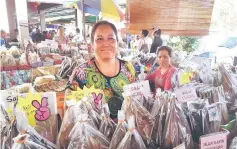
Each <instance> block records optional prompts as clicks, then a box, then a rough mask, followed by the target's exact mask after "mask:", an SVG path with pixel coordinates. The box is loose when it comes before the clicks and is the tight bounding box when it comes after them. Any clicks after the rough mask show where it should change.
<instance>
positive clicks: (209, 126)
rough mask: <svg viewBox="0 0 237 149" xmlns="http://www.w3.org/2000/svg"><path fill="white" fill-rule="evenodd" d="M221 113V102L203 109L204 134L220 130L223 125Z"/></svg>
mask: <svg viewBox="0 0 237 149" xmlns="http://www.w3.org/2000/svg"><path fill="white" fill-rule="evenodd" d="M221 115H222V114H221V104H220V103H214V104H211V105H209V106H206V107H205V108H204V109H203V110H202V119H203V133H204V134H210V133H215V132H219V129H220V125H221Z"/></svg>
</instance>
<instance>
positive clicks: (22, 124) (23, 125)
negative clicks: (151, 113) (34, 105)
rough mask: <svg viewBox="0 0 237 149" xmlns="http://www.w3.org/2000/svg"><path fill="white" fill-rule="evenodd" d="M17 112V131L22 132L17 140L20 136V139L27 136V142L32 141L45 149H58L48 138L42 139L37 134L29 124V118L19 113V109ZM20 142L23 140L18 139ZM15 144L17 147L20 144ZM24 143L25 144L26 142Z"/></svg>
mask: <svg viewBox="0 0 237 149" xmlns="http://www.w3.org/2000/svg"><path fill="white" fill-rule="evenodd" d="M16 110H17V112H16V120H17V129H18V130H19V132H20V134H19V135H18V136H17V138H18V137H19V136H20V137H19V138H22V137H21V136H27V140H29V141H32V142H34V143H36V144H37V145H39V146H42V147H43V148H45V149H56V145H54V144H53V143H51V142H50V141H49V140H47V139H46V138H44V137H42V136H41V135H40V134H39V133H37V132H36V130H35V129H34V128H33V127H31V126H30V125H29V124H28V121H27V118H26V116H25V114H24V113H22V112H20V111H18V109H16ZM23 138H25V137H23ZM18 140H22V139H18ZM23 140H24V139H23ZM15 143H16V147H17V146H19V143H18V142H15ZM15 143H14V144H15ZM22 143H23V144H24V141H23V142H22Z"/></svg>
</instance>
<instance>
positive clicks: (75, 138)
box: [67, 114, 109, 149]
mask: <svg viewBox="0 0 237 149" xmlns="http://www.w3.org/2000/svg"><path fill="white" fill-rule="evenodd" d="M91 124H93V123H91V122H90V119H89V118H88V115H87V114H82V115H80V116H79V117H78V122H77V123H76V125H75V126H74V127H73V129H72V131H71V133H70V134H69V140H70V142H69V145H68V148H67V149H108V148H109V141H108V140H107V139H106V137H105V136H104V135H103V134H102V133H101V132H99V131H98V130H96V129H95V127H94V126H93V125H91Z"/></svg>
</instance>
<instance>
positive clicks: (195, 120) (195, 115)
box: [187, 100, 206, 143]
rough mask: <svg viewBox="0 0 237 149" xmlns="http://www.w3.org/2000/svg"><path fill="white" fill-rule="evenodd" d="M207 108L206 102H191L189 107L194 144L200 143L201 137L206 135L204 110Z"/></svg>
mask: <svg viewBox="0 0 237 149" xmlns="http://www.w3.org/2000/svg"><path fill="white" fill-rule="evenodd" d="M205 106H206V102H205V100H200V101H195V102H190V103H189V105H188V110H189V112H188V113H187V115H188V121H189V124H190V128H191V132H192V137H193V140H194V142H196V143H199V138H200V136H202V135H204V132H203V123H202V122H203V120H202V110H203V109H204V107H205Z"/></svg>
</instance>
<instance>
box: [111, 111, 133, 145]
mask: <svg viewBox="0 0 237 149" xmlns="http://www.w3.org/2000/svg"><path fill="white" fill-rule="evenodd" d="M127 127H128V126H127V122H126V121H125V114H124V111H120V110H119V111H118V125H117V127H116V130H115V132H114V134H113V137H112V139H111V142H110V146H109V149H117V147H118V145H119V143H120V142H121V141H122V139H123V138H124V136H125V134H126V132H127V129H128V128H127Z"/></svg>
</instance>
